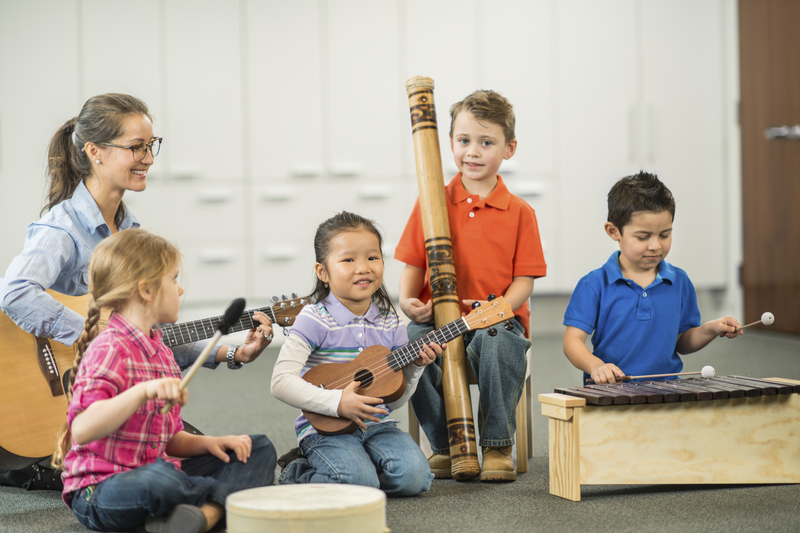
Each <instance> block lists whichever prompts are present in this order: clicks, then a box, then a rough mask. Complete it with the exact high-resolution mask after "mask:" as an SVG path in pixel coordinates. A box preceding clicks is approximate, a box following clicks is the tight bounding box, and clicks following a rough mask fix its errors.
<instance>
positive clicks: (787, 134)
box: [764, 126, 800, 141]
mask: <svg viewBox="0 0 800 533" xmlns="http://www.w3.org/2000/svg"><path fill="white" fill-rule="evenodd" d="M764 137H765V138H766V139H767V140H768V141H773V140H775V139H786V140H788V141H797V140H800V126H778V127H776V128H767V129H765V130H764Z"/></svg>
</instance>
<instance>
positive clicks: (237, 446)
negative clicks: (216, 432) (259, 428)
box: [208, 435, 253, 463]
mask: <svg viewBox="0 0 800 533" xmlns="http://www.w3.org/2000/svg"><path fill="white" fill-rule="evenodd" d="M252 447H253V442H252V441H251V440H250V436H249V435H226V436H224V437H210V438H209V440H208V453H210V454H211V455H213V456H214V457H217V458H218V459H219V460H220V461H222V462H223V463H229V462H230V460H231V458H230V456H229V455H228V451H232V452H233V453H235V454H236V458H237V459H238V460H239V461H241V462H242V463H246V462H247V459H249V458H250V450H251V449H252Z"/></svg>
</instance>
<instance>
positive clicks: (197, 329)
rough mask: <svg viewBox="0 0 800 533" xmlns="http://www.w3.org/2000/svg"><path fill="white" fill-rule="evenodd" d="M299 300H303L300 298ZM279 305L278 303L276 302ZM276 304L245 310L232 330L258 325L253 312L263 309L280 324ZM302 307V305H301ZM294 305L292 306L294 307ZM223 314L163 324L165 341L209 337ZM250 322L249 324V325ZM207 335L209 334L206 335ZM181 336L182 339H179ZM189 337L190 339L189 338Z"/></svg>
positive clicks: (184, 340) (193, 339) (272, 319)
mask: <svg viewBox="0 0 800 533" xmlns="http://www.w3.org/2000/svg"><path fill="white" fill-rule="evenodd" d="M298 300H302V298H299V299H298ZM278 303H285V302H278ZM275 305H278V304H275ZM273 307H274V306H267V307H260V308H258V309H252V310H250V311H245V312H244V313H242V315H241V316H240V317H239V320H238V322H237V323H236V324H234V325H232V326H231V328H230V329H231V331H234V332H236V331H243V330H245V329H252V328H254V327H256V326H257V324H256V323H255V321H254V320H253V313H255V312H256V311H261V312H262V313H264V314H265V315H267V316H268V317H269V319H270V320H271V321H272V323H273V325H280V324H278V317H277V315H276V313H275V310H274V309H273ZM300 307H301V308H302V306H300ZM292 308H293V307H290V309H292ZM223 318H224V317H223V316H217V317H212V318H203V319H200V320H195V321H192V322H186V323H183V324H170V325H168V326H162V327H161V332H162V335H163V338H164V339H165V340H166V341H168V342H164V344H167V346H170V347H171V346H175V345H179V344H185V343H187V342H195V341H199V340H203V339H207V338H209V337H210V336H213V332H214V331H216V329H217V326H219V324H220V323H221V322H222V320H223ZM206 322H208V324H209V326H210V331H211V334H209V327H208V326H206V325H205V323H206ZM248 322H249V326H248ZM206 335H207V336H206ZM179 337H180V339H179ZM187 338H188V340H187Z"/></svg>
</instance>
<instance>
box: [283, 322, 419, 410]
mask: <svg viewBox="0 0 800 533" xmlns="http://www.w3.org/2000/svg"><path fill="white" fill-rule="evenodd" d="M310 354H311V347H310V346H309V345H308V344H306V342H305V341H304V340H303V339H302V338H300V337H299V336H298V335H292V334H291V333H290V334H289V337H288V338H287V339H286V342H284V343H283V346H282V347H281V352H280V355H278V360H277V361H276V362H275V368H274V370H273V371H272V382H271V384H270V385H271V388H272V395H273V396H275V397H276V398H277V399H279V400H280V401H282V402H284V403H287V404H289V405H291V406H292V407H296V408H298V409H304V410H306V411H312V412H314V413H319V414H321V415H327V416H339V415H338V412H337V409H338V408H339V402H340V401H341V399H342V391H341V390H326V389H322V388H320V387H315V386H314V385H312V384H311V383H309V382H307V381H306V380H304V379H303V378H301V377H300V373H301V372H302V371H303V368H304V367H305V365H306V361H308V356H309V355H310ZM415 386H416V385H415Z"/></svg>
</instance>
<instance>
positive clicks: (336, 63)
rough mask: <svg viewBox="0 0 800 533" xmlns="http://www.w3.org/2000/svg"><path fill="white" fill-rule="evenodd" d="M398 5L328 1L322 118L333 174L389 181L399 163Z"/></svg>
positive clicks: (395, 175)
mask: <svg viewBox="0 0 800 533" xmlns="http://www.w3.org/2000/svg"><path fill="white" fill-rule="evenodd" d="M397 33H398V32H397V7H396V4H395V3H392V2H374V1H372V0H338V1H336V2H328V3H327V13H326V21H325V26H324V30H323V35H325V36H326V38H327V39H326V41H325V52H324V55H323V61H324V64H323V75H324V77H325V79H326V82H327V89H328V90H327V91H326V92H325V98H326V104H327V105H326V107H327V112H326V114H325V119H326V124H325V126H326V127H327V128H328V130H329V132H330V135H329V137H328V138H327V139H326V141H327V142H326V144H327V146H328V149H329V167H328V173H329V175H330V176H331V177H332V178H334V179H335V178H346V179H349V178H357V181H363V182H368V183H374V182H375V181H381V182H385V181H393V180H396V179H398V178H399V177H400V176H401V175H402V173H401V169H400V155H401V149H400V142H399V141H400V133H401V124H405V122H404V121H402V120H401V119H402V118H403V116H402V115H401V114H400V113H399V111H400V110H401V109H402V107H401V106H402V97H403V94H404V89H403V86H402V84H401V83H400V81H399V80H398V75H397V67H398V63H399V56H398V46H399V45H398V35H397Z"/></svg>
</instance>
